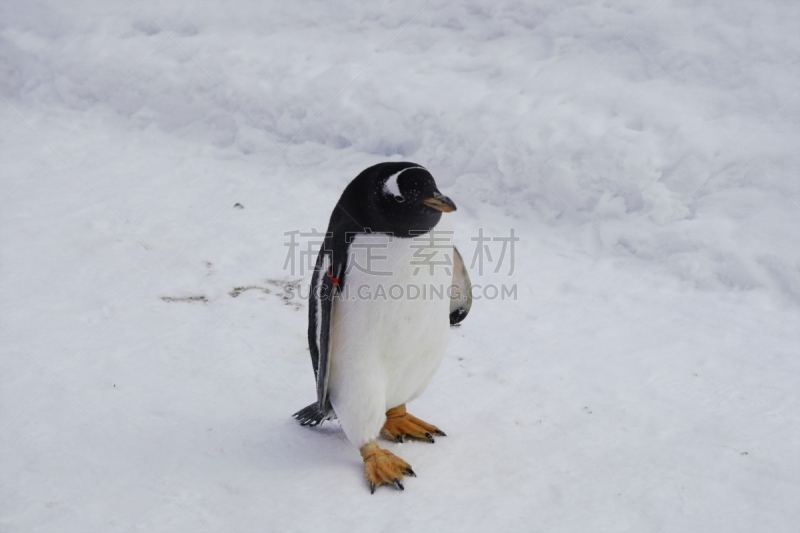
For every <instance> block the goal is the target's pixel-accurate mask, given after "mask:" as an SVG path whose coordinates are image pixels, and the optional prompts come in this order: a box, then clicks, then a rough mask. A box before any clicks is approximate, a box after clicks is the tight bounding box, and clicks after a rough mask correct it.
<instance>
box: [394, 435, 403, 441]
mask: <svg viewBox="0 0 800 533" xmlns="http://www.w3.org/2000/svg"><path fill="white" fill-rule="evenodd" d="M395 440H396V441H397V442H403V436H402V435H398V436H396V437H395Z"/></svg>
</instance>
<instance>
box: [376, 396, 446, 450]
mask: <svg viewBox="0 0 800 533" xmlns="http://www.w3.org/2000/svg"><path fill="white" fill-rule="evenodd" d="M434 435H439V436H441V437H446V436H447V435H445V432H444V431H442V430H441V429H439V428H437V427H436V426H434V425H432V424H428V423H427V422H424V421H422V420H420V419H419V418H417V417H415V416H414V415H411V414H409V413H407V412H406V406H405V404H403V405H399V406H397V407H394V408H392V409H389V410H388V411H386V423H385V424H384V425H383V429H381V436H382V437H383V438H385V439H388V440H393V441H397V442H403V439H404V438H405V437H410V438H412V439H420V440H426V441H428V442H435V439H434V438H433V436H434Z"/></svg>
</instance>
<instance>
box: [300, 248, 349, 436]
mask: <svg viewBox="0 0 800 533" xmlns="http://www.w3.org/2000/svg"><path fill="white" fill-rule="evenodd" d="M335 255H336V256H337V257H341V256H344V257H346V254H335ZM333 257H334V253H333V246H331V245H330V244H329V243H328V242H327V241H326V244H325V245H323V247H322V249H321V250H320V252H319V256H318V257H317V264H316V266H315V268H314V273H313V276H312V278H311V288H310V296H309V306H308V347H309V351H310V352H311V364H312V366H313V367H314V375H315V376H316V381H317V402H316V403H314V404H312V405H309V406H308V407H305V408H303V409H301V410H300V411H298V412H296V413H295V414H294V415H293V416H294V417H295V418H296V419H297V420H298V421H300V424H301V425H303V426H316V425H319V424H321V423H322V422H324V421H325V420H331V419H333V418H336V413H335V412H334V411H333V406H331V402H330V399H329V397H328V377H329V369H330V350H329V348H330V342H329V341H330V331H331V317H332V315H333V308H334V300H335V299H336V297H337V295H338V294H339V291H340V287H341V284H342V283H343V282H344V270H345V269H344V266H345V265H344V264H343V263H341V262H339V263H336V262H334V261H333Z"/></svg>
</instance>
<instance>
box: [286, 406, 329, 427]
mask: <svg viewBox="0 0 800 533" xmlns="http://www.w3.org/2000/svg"><path fill="white" fill-rule="evenodd" d="M326 407H327V408H326V409H325V410H324V411H323V410H322V409H320V408H319V404H318V403H317V402H314V403H312V404H311V405H309V406H307V407H303V408H302V409H300V410H299V411H297V412H296V413H295V414H293V415H292V416H293V417H295V418H296V419H297V421H298V422H300V425H301V426H311V427H314V426H318V425H320V424H322V423H323V422H325V421H326V420H333V419H334V418H336V413H334V412H333V408H332V407H331V406H330V404H328V405H327V406H326Z"/></svg>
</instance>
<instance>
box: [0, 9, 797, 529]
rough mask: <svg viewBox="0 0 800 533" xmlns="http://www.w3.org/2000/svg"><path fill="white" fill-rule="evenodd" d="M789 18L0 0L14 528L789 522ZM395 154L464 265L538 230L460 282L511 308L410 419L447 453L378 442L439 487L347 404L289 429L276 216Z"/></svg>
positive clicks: (294, 211) (337, 189) (793, 475)
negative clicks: (374, 476) (359, 423)
mask: <svg viewBox="0 0 800 533" xmlns="http://www.w3.org/2000/svg"><path fill="white" fill-rule="evenodd" d="M798 20H800V4H798V3H796V2H781V1H769V2H758V3H736V2H721V1H717V2H713V1H709V2H689V1H678V0H661V1H657V0H650V1H648V2H632V1H622V2H601V3H599V4H594V3H591V2H584V1H569V2H556V1H542V2H535V3H533V2H531V3H523V2H489V1H477V0H473V1H469V2H462V3H458V4H454V3H444V2H433V1H427V0H423V1H410V2H403V3H390V2H370V3H361V2H345V3H333V2H302V3H286V2H256V1H240V2H236V3H234V4H231V3H224V2H221V1H218V0H205V1H200V0H193V1H189V2H155V1H151V0H148V1H145V0H136V1H133V0H131V1H130V2H119V3H104V2H88V1H87V2H69V3H65V2H34V1H31V2H25V3H11V2H5V3H2V4H0V68H2V75H0V96H2V103H0V113H1V115H0V116H1V117H2V118H1V120H0V132H1V134H0V142H2V144H0V147H2V149H1V150H0V165H2V166H0V169H2V171H1V172H0V175H1V176H2V179H1V180H0V202H2V203H1V204H0V269H1V270H0V325H2V330H0V346H1V347H2V349H1V350H0V351H1V353H2V368H3V371H2V373H0V529H2V530H3V531H7V532H9V533H12V532H18V531H19V532H22V531H26V532H27V531H58V532H71V531H76V532H77V531H80V532H85V531H125V532H129V531H253V530H266V531H309V530H314V529H316V530H325V531H376V530H378V531H396V530H398V529H400V528H403V529H406V528H409V529H410V528H414V529H416V530H425V531H427V530H432V531H438V532H442V531H486V530H497V531H509V530H521V531H559V532H561V531H564V532H569V531H575V532H585V531H593V532H594V531H641V532H645V531H664V532H665V531H715V532H716V531H719V532H734V531H742V532H750V531H774V532H781V531H787V532H788V531H797V530H798V527H800V511H798V507H797V501H798V500H800V381H798V378H799V377H800V358H798V355H800V354H799V353H798V351H799V350H798V348H800V328H798V324H800V322H799V321H798V319H800V253H799V252H800V233H799V232H798V231H797V228H798V227H800V180H798V175H799V174H800V152H798V150H797V146H799V145H800V142H798V141H800V127H799V126H800V99H798V98H797V93H798V89H799V88H798V80H800V72H798V70H799V67H798V65H800V62H799V61H798V59H799V58H798V54H800V52H798V51H799V50H800V32H799V31H797V30H798ZM386 160H395V161H402V160H409V161H414V162H416V163H418V164H420V165H424V166H425V167H426V168H428V169H429V170H430V171H431V172H432V174H433V175H434V176H435V177H436V178H437V182H438V183H439V186H440V189H441V190H442V191H443V192H444V193H445V194H447V195H448V196H449V197H451V198H452V199H453V200H454V201H455V202H456V204H457V205H458V211H457V212H456V213H452V214H450V215H447V216H452V217H453V221H454V225H455V228H456V241H457V243H458V246H459V248H460V250H461V252H462V254H463V255H464V258H465V260H466V261H467V262H468V264H469V263H470V262H471V261H472V259H473V252H474V250H475V246H476V243H475V242H473V241H471V238H473V237H475V236H477V235H478V234H479V231H480V230H481V229H482V230H483V232H484V234H485V235H488V236H506V237H507V236H508V235H509V231H510V229H511V228H513V229H514V232H515V235H516V236H518V237H519V238H520V241H519V242H517V243H516V248H515V261H514V263H513V267H514V268H513V272H511V273H509V268H508V267H509V264H508V263H505V264H504V265H502V268H501V269H500V270H499V271H498V272H496V273H495V268H494V267H495V265H494V264H493V265H488V266H485V268H484V269H483V271H482V272H478V271H477V268H474V269H472V271H471V276H472V279H473V282H474V283H477V284H481V285H484V286H486V285H491V284H494V285H500V284H506V285H508V286H511V285H514V284H516V287H517V299H516V300H513V299H505V300H501V299H500V298H496V299H488V298H482V299H479V300H476V301H475V302H474V304H473V307H472V311H471V313H470V316H469V317H467V319H466V320H465V321H464V322H463V324H462V326H461V327H459V328H453V329H451V339H450V345H449V348H448V352H447V355H446V357H445V361H444V363H443V365H442V368H441V370H440V371H439V372H438V374H437V375H436V376H435V378H434V381H433V383H432V384H431V386H430V388H429V389H428V391H426V393H425V394H424V395H423V396H422V397H421V398H420V399H419V400H417V401H415V402H414V403H413V404H411V406H410V408H409V410H410V412H412V413H414V414H415V415H416V416H419V417H420V418H422V419H424V420H428V421H430V422H432V423H434V424H436V425H437V426H439V427H441V428H442V429H443V430H445V431H446V432H447V434H448V437H446V438H441V439H437V442H436V444H434V445H430V444H426V443H405V444H389V443H385V444H384V445H385V446H386V447H388V448H389V449H391V450H392V451H394V452H396V453H398V454H399V455H401V456H402V457H403V458H404V459H406V460H407V461H408V462H409V463H410V464H411V465H412V466H413V467H414V470H415V471H416V472H417V474H418V475H419V477H418V478H416V479H409V480H407V482H406V483H405V486H406V490H405V491H404V492H396V491H394V490H390V489H389V488H382V489H381V490H378V491H376V493H375V495H372V496H370V495H369V491H368V490H367V488H366V486H365V483H364V482H363V473H362V468H361V459H360V457H359V455H358V453H357V451H355V450H353V449H352V448H351V447H350V445H349V444H348V443H347V441H346V439H345V438H344V436H343V433H342V431H341V429H340V428H339V426H338V424H337V423H326V424H325V425H324V426H322V427H321V428H318V429H315V430H311V429H308V428H302V427H300V426H299V425H298V424H297V423H296V422H295V421H294V420H292V419H291V417H290V415H291V413H293V412H294V411H296V410H297V409H299V408H301V407H303V406H305V405H307V404H308V403H310V402H311V401H313V399H314V394H315V393H314V380H313V377H312V371H311V365H310V361H309V357H308V352H307V347H306V342H307V341H306V327H307V325H306V318H305V315H306V307H305V303H304V302H302V301H300V300H293V301H288V302H287V301H284V300H283V299H282V298H281V297H280V295H281V289H280V285H281V284H282V283H283V282H285V281H287V280H291V281H294V280H297V279H300V278H302V279H303V286H305V285H306V284H307V282H308V279H309V275H310V273H309V271H308V270H306V271H304V272H302V273H296V274H294V275H293V274H292V273H290V272H287V271H286V270H285V269H284V263H285V259H286V253H287V247H286V246H285V244H286V242H287V237H286V236H285V232H288V231H292V230H300V231H303V232H309V231H311V230H312V229H316V230H318V231H324V229H325V226H326V224H327V220H328V216H329V213H330V211H331V209H332V207H333V205H334V203H335V201H336V199H337V198H338V195H339V194H340V193H341V191H342V189H343V188H344V186H345V185H346V184H347V182H348V181H349V180H350V179H352V178H353V177H354V176H355V175H356V174H357V173H358V172H360V171H361V170H362V169H364V168H366V167H367V166H369V165H372V164H375V163H378V162H381V161H386ZM236 203H239V204H241V206H243V209H239V208H234V207H233V206H234V204H236ZM490 245H491V250H492V253H493V254H494V256H495V257H497V254H498V253H499V250H500V245H499V243H497V242H491V243H490ZM237 287H254V288H253V289H250V290H247V291H243V292H242V291H240V292H238V293H236V291H235V289H236V288H237ZM232 292H234V293H235V294H237V295H236V296H235V297H233V296H231V293H232ZM192 297H194V298H195V299H194V300H191V298H192ZM198 297H204V298H205V300H202V299H200V298H198ZM170 298H173V299H177V300H170Z"/></svg>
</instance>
